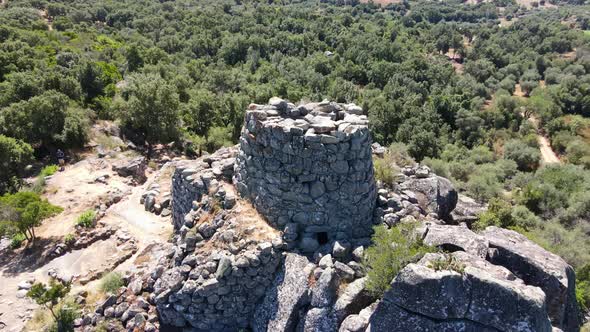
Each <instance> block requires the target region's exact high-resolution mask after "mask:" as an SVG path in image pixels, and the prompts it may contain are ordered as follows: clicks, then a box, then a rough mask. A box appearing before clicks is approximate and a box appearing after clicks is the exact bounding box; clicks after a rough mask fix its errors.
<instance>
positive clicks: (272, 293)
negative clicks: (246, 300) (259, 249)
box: [252, 253, 311, 332]
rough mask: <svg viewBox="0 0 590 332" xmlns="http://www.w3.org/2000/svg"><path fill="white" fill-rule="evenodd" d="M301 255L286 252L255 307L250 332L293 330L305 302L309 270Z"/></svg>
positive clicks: (306, 301) (307, 262)
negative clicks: (268, 287)
mask: <svg viewBox="0 0 590 332" xmlns="http://www.w3.org/2000/svg"><path fill="white" fill-rule="evenodd" d="M308 265H309V261H308V260H307V258H305V257H304V256H300V255H297V254H292V253H289V254H287V255H286V257H285V261H284V265H283V268H282V269H281V271H280V272H279V273H278V274H277V277H276V279H275V281H274V282H273V285H272V287H271V288H270V289H269V290H268V291H267V292H266V295H265V298H264V300H263V302H262V304H261V305H260V306H258V307H257V308H256V311H255V313H254V319H253V321H252V330H253V331H254V332H266V331H293V330H294V329H295V326H296V324H297V318H298V312H299V309H300V308H301V307H303V306H304V305H305V304H307V303H309V292H308V279H309V274H310V272H311V269H309V268H307V267H308Z"/></svg>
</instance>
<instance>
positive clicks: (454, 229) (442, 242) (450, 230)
mask: <svg viewBox="0 0 590 332" xmlns="http://www.w3.org/2000/svg"><path fill="white" fill-rule="evenodd" d="M424 243H425V244H427V245H430V246H436V247H440V248H442V249H444V250H445V251H450V252H452V251H457V250H462V251H465V252H467V253H470V254H472V255H475V256H478V257H481V258H485V257H486V255H487V253H488V241H487V240H486V239H485V238H484V237H483V236H481V235H478V234H475V233H474V232H472V231H471V230H470V229H468V228H467V227H462V226H447V225H436V224H432V225H428V226H426V235H425V237H424Z"/></svg>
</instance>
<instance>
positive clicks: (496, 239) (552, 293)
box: [481, 226, 581, 332]
mask: <svg viewBox="0 0 590 332" xmlns="http://www.w3.org/2000/svg"><path fill="white" fill-rule="evenodd" d="M481 235H483V236H484V237H485V238H486V239H487V240H488V241H489V244H490V254H489V260H490V261H491V262H492V263H493V264H496V265H501V266H504V267H506V268H507V269H508V270H510V271H512V272H513V273H514V274H515V275H517V276H518V277H519V278H521V279H522V280H524V282H525V283H527V284H529V285H534V286H538V287H540V288H541V289H542V290H543V292H545V294H546V296H547V300H546V302H547V313H548V314H549V317H550V318H551V322H552V323H553V325H554V326H556V327H558V328H560V329H562V330H563V331H565V332H569V331H578V329H579V326H580V325H581V322H580V314H579V308H578V304H577V301H576V294H575V289H576V277H575V273H574V270H573V269H572V267H571V266H569V265H568V264H567V263H566V262H565V261H564V260H563V259H562V258H561V257H559V256H557V255H555V254H552V253H550V252H548V251H546V250H545V249H543V248H541V247H540V246H538V245H537V244H535V243H533V242H532V241H530V240H528V239H527V238H526V237H525V236H523V235H521V234H519V233H517V232H514V231H511V230H507V229H502V228H498V227H495V226H490V227H488V228H486V229H485V231H483V232H482V233H481Z"/></svg>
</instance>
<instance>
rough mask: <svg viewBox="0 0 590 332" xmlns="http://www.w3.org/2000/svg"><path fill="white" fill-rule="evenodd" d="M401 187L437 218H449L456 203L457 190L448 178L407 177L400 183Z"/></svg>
mask: <svg viewBox="0 0 590 332" xmlns="http://www.w3.org/2000/svg"><path fill="white" fill-rule="evenodd" d="M401 186H402V188H403V189H407V190H409V191H411V192H413V193H414V194H415V196H416V200H417V201H418V205H419V206H420V207H421V208H422V209H423V210H424V211H427V212H429V213H435V214H436V215H437V216H438V218H439V219H442V220H450V214H451V212H452V211H453V209H454V208H455V206H456V205H457V197H458V196H457V191H456V190H455V188H454V187H453V184H452V183H451V181H449V180H448V179H445V178H443V177H440V176H436V175H434V176H430V177H427V178H415V177H412V178H409V179H408V180H406V181H404V182H403V183H402V184H401Z"/></svg>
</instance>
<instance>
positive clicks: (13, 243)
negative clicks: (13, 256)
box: [10, 233, 26, 249]
mask: <svg viewBox="0 0 590 332" xmlns="http://www.w3.org/2000/svg"><path fill="white" fill-rule="evenodd" d="M25 240H26V238H25V235H24V234H23V233H17V234H14V235H13V236H12V238H11V239H10V248H12V249H17V248H20V247H21V246H22V245H23V242H25Z"/></svg>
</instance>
